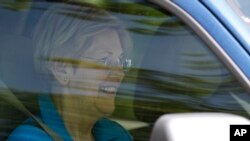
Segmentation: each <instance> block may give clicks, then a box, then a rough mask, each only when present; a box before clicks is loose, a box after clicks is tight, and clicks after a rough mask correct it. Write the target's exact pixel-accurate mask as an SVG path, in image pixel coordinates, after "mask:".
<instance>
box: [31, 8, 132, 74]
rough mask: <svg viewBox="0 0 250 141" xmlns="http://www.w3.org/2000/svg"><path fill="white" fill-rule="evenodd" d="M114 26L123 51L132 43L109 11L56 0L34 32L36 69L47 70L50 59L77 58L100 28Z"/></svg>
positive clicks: (46, 72)
mask: <svg viewBox="0 0 250 141" xmlns="http://www.w3.org/2000/svg"><path fill="white" fill-rule="evenodd" d="M107 28H110V29H114V30H115V31H116V32H117V33H118V35H119V38H120V42H121V45H122V48H123V50H124V52H126V50H127V49H129V48H130V47H131V46H132V43H131V40H130V38H129V36H128V33H127V32H126V31H125V29H124V27H123V26H122V24H121V23H120V22H119V21H118V20H117V19H116V18H115V17H113V16H111V15H110V14H109V13H108V12H106V11H105V10H102V9H98V8H96V7H94V6H92V5H86V4H81V3H57V4H55V5H53V6H52V7H50V8H49V9H48V10H47V11H46V12H45V13H44V14H43V16H42V17H41V19H40V20H39V22H38V25H37V26H36V28H35V30H34V34H33V41H34V44H35V48H34V64H35V68H36V70H38V72H41V73H45V74H48V73H50V71H49V70H48V68H49V67H50V66H49V65H50V64H51V63H50V60H51V59H55V58H66V59H77V58H79V57H80V54H82V52H83V51H84V50H85V49H86V48H88V47H89V46H90V45H91V43H92V39H93V37H94V36H95V35H96V34H98V33H99V32H101V31H103V30H105V29H107Z"/></svg>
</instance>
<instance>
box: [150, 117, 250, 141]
mask: <svg viewBox="0 0 250 141" xmlns="http://www.w3.org/2000/svg"><path fill="white" fill-rule="evenodd" d="M239 124H240V125H246V124H248V125H250V121H249V120H248V119H246V118H244V117H241V116H238V115H232V114H225V113H182V114H166V115H163V116H161V117H160V118H159V119H158V120H157V122H156V124H155V125H154V128H153V132H152V135H151V139H150V141H229V138H230V125H239Z"/></svg>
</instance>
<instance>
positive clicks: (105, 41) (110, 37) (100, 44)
mask: <svg viewBox="0 0 250 141" xmlns="http://www.w3.org/2000/svg"><path fill="white" fill-rule="evenodd" d="M101 54H104V55H105V54H112V55H120V54H122V46H121V43H120V39H119V36H118V34H117V32H116V31H115V30H112V29H105V30H103V31H101V32H99V33H98V34H96V35H95V36H94V37H93V42H92V44H91V45H90V47H89V48H87V49H86V50H85V51H84V52H83V55H84V56H89V55H101Z"/></svg>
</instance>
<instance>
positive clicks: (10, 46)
mask: <svg viewBox="0 0 250 141" xmlns="http://www.w3.org/2000/svg"><path fill="white" fill-rule="evenodd" d="M0 44H1V45H0V46H1V48H0V80H1V81H3V83H5V84H6V85H7V87H8V88H9V89H10V90H11V91H12V92H13V93H14V94H15V95H16V97H18V99H19V100H20V101H22V103H23V104H24V105H25V106H26V107H27V108H28V109H29V110H30V111H31V112H33V113H36V111H37V110H38V109H37V107H38V106H37V101H36V91H37V86H38V84H37V79H36V77H35V71H34V68H33V58H32V53H33V50H32V47H33V46H32V43H31V40H30V39H28V38H26V37H23V36H21V35H7V34H4V35H0ZM26 118H27V117H26V116H25V114H24V113H22V112H20V111H18V110H17V109H16V108H14V107H13V105H10V104H9V103H7V102H6V101H4V100H3V99H0V140H6V138H7V137H8V135H9V134H10V132H11V131H12V130H13V129H14V128H15V127H16V126H17V125H19V124H20V123H21V122H23V121H24V120H25V119H26Z"/></svg>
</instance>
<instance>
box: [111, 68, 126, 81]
mask: <svg viewBox="0 0 250 141" xmlns="http://www.w3.org/2000/svg"><path fill="white" fill-rule="evenodd" d="M124 75H125V74H124V72H123V69H122V68H113V69H110V71H109V74H108V77H109V78H111V79H113V80H114V81H119V82H120V81H121V80H122V78H123V77H124Z"/></svg>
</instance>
